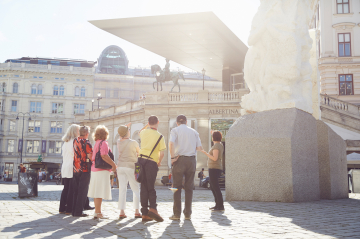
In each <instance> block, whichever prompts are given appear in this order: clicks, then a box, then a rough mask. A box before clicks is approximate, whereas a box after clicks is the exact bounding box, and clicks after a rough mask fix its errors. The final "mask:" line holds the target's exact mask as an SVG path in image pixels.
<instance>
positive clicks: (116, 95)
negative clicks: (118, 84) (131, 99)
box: [114, 90, 119, 98]
mask: <svg viewBox="0 0 360 239" xmlns="http://www.w3.org/2000/svg"><path fill="white" fill-rule="evenodd" d="M114 98H119V90H114Z"/></svg>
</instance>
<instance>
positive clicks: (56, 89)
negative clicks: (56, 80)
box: [53, 85, 59, 95]
mask: <svg viewBox="0 0 360 239" xmlns="http://www.w3.org/2000/svg"><path fill="white" fill-rule="evenodd" d="M53 95H59V87H58V86H57V85H56V86H54V93H53Z"/></svg>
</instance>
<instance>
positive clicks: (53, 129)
mask: <svg viewBox="0 0 360 239" xmlns="http://www.w3.org/2000/svg"><path fill="white" fill-rule="evenodd" d="M50 133H52V134H61V133H62V122H59V121H51V122H50Z"/></svg>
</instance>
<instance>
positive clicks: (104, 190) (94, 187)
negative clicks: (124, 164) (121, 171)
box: [88, 125, 116, 219]
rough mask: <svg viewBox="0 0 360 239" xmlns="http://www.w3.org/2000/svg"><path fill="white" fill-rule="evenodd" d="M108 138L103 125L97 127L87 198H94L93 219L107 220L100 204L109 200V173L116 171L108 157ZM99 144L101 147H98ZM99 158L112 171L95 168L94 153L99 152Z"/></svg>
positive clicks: (94, 134) (94, 136)
mask: <svg viewBox="0 0 360 239" xmlns="http://www.w3.org/2000/svg"><path fill="white" fill-rule="evenodd" d="M108 137H109V130H108V129H107V128H106V127H105V126H104V125H98V126H97V127H96V129H95V132H94V133H93V139H94V140H95V145H94V150H93V156H92V159H91V160H92V166H91V178H90V185H89V192H88V197H91V198H94V203H95V214H94V218H104V219H106V218H108V217H105V216H104V215H103V214H102V212H101V203H102V200H103V199H104V200H111V199H112V197H111V186H110V181H109V178H110V172H111V170H112V171H113V172H115V171H116V164H115V163H114V161H112V160H111V158H110V157H109V155H108V154H109V150H110V148H109V145H108V142H107V141H106V140H107V139H108ZM100 144H101V147H100ZM99 150H100V155H101V158H102V159H103V160H104V161H105V162H107V163H108V164H110V165H111V166H112V169H110V170H106V169H98V168H95V157H96V153H97V152H99Z"/></svg>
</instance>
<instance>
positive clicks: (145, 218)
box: [142, 215, 153, 222]
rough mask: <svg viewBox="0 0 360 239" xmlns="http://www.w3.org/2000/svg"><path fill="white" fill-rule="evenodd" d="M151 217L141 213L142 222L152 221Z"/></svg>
mask: <svg viewBox="0 0 360 239" xmlns="http://www.w3.org/2000/svg"><path fill="white" fill-rule="evenodd" d="M152 220H153V219H152V218H151V217H149V216H146V215H142V221H143V222H150V221H152Z"/></svg>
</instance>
